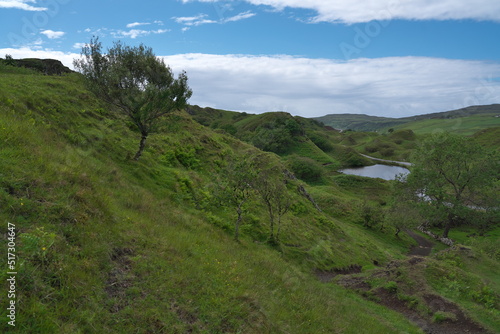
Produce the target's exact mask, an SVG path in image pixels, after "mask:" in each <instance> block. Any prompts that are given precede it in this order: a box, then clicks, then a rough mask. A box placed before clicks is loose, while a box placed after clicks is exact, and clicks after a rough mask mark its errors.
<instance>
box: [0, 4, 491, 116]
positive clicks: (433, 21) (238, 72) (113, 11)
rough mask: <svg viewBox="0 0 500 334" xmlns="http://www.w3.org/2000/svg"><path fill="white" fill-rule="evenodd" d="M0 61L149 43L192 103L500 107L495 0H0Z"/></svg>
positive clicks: (332, 108) (379, 112) (347, 109)
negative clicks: (184, 78)
mask: <svg viewBox="0 0 500 334" xmlns="http://www.w3.org/2000/svg"><path fill="white" fill-rule="evenodd" d="M0 23H1V24H0V57H4V56H5V55H6V54H9V55H11V56H13V57H14V58H27V57H37V58H54V59H59V60H61V61H62V62H63V63H64V64H65V65H66V66H68V67H70V68H73V65H72V63H73V59H75V58H78V57H79V56H80V51H81V48H82V46H83V45H85V43H88V42H89V41H90V39H91V38H92V37H93V36H98V37H99V39H100V41H101V42H102V44H103V46H104V47H105V49H106V48H108V47H112V46H113V43H114V42H115V41H118V40H121V41H122V42H124V43H125V44H127V45H131V46H135V45H139V44H141V43H142V44H144V45H146V46H149V47H152V48H153V51H154V52H155V54H156V55H157V56H158V57H162V58H164V59H165V62H166V63H167V64H168V65H169V66H170V67H171V68H172V70H173V71H174V73H180V72H181V71H183V70H185V71H186V72H187V75H188V78H189V85H190V87H191V88H192V90H193V96H192V97H191V99H190V100H189V103H190V104H196V105H199V106H201V107H212V108H219V109H226V110H234V111H245V112H248V113H262V112H267V111H285V112H289V113H291V114H293V115H298V116H303V117H317V116H323V115H326V114H340V113H357V114H368V115H373V116H386V117H406V116H412V115H418V114H426V113H431V112H440V111H447V110H453V109H458V108H462V107H466V106H470V105H483V104H493V103H500V1H499V0H474V1H471V0H370V1H368V0H364V1H363V0H335V1H332V0H330V1H328V0H300V1H299V0H142V1H125V0H98V1H97V0H85V1H77V0H0Z"/></svg>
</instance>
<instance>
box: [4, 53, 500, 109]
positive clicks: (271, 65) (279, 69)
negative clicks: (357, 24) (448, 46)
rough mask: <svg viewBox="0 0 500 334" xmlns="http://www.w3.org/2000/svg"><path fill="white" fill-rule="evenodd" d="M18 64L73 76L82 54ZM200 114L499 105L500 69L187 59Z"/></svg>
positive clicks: (407, 60) (181, 62) (430, 61)
mask: <svg viewBox="0 0 500 334" xmlns="http://www.w3.org/2000/svg"><path fill="white" fill-rule="evenodd" d="M2 54H3V55H4V54H10V55H12V56H13V57H14V58H54V59H59V60H61V61H62V62H63V64H64V65H66V66H68V67H70V68H73V65H72V63H73V59H75V58H78V57H80V55H79V54H77V53H64V52H59V51H50V50H34V49H30V48H21V49H12V48H8V49H0V55H2ZM163 58H164V59H165V61H166V63H167V64H169V65H170V66H171V67H172V69H173V70H174V71H175V72H180V71H181V70H186V71H187V74H188V77H189V85H190V86H191V88H192V89H193V97H192V98H191V100H190V101H189V102H190V103H192V104H198V105H200V106H210V107H214V108H221V109H228V110H239V111H247V112H251V113H259V112H265V111H277V110H282V111H286V112H289V113H291V114H294V115H301V116H305V117H314V116H322V115H326V114H330V113H364V114H369V115H377V116H390V117H404V116H411V115H417V114H425V113H430V112H437V111H445V110H451V109H458V108H462V107H466V106H470V105H480V104H492V103H500V81H499V80H498V78H500V63H498V62H485V61H470V60H450V59H442V58H426V57H392V58H378V59H366V58H365V59H354V60H349V61H336V60H331V59H309V58H296V57H290V56H246V55H208V54H180V55H173V56H165V57H163Z"/></svg>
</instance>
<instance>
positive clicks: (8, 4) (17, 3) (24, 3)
mask: <svg viewBox="0 0 500 334" xmlns="http://www.w3.org/2000/svg"><path fill="white" fill-rule="evenodd" d="M28 3H36V0H0V8H15V9H22V10H28V11H44V10H47V8H45V7H35V6H31V5H29V4H28Z"/></svg>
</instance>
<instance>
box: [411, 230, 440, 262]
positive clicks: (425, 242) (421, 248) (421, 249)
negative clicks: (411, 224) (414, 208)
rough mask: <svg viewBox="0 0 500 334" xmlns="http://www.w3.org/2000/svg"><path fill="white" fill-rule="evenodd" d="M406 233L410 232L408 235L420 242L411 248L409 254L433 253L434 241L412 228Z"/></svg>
mask: <svg viewBox="0 0 500 334" xmlns="http://www.w3.org/2000/svg"><path fill="white" fill-rule="evenodd" d="M406 233H408V235H409V236H410V237H412V238H413V239H414V240H415V241H416V242H417V243H418V245H416V246H413V247H412V248H411V249H410V252H409V253H408V255H409V256H413V255H419V256H429V255H430V254H431V251H432V247H433V246H434V243H433V242H432V241H430V240H429V239H427V238H425V237H423V236H421V235H419V234H417V233H415V232H413V231H411V230H406Z"/></svg>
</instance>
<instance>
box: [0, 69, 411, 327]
mask: <svg viewBox="0 0 500 334" xmlns="http://www.w3.org/2000/svg"><path fill="white" fill-rule="evenodd" d="M138 139H139V138H138V134H137V133H135V132H134V131H133V130H131V127H130V128H129V124H128V122H127V120H126V119H122V118H121V116H119V115H116V114H115V113H113V112H111V110H110V109H109V107H108V106H106V105H104V104H103V103H101V102H99V101H97V100H96V99H95V98H94V97H93V96H92V95H91V94H90V93H89V92H87V91H86V90H85V89H84V88H83V86H82V85H81V82H80V79H79V77H78V76H77V75H74V74H71V75H69V76H61V77H50V76H43V75H38V74H34V73H30V72H29V71H24V70H23V71H22V72H19V71H17V70H14V69H11V68H9V69H6V70H5V71H4V69H1V68H0V143H1V148H0V206H1V208H2V210H1V211H0V221H1V222H2V223H1V227H0V231H1V233H2V235H7V231H8V230H7V229H8V225H7V222H10V223H12V224H14V225H15V233H16V235H15V242H16V252H17V256H18V257H17V259H18V261H17V263H16V265H15V269H16V270H17V272H18V274H17V276H16V284H17V285H16V287H17V290H16V296H15V298H14V299H12V300H14V301H15V302H16V327H15V328H14V327H12V326H10V325H8V324H7V323H6V322H2V324H1V325H0V326H1V328H2V329H3V330H4V331H13V332H18V333H77V332H89V333H104V332H111V333H126V332H141V333H186V332H195V333H236V332H238V333H358V332H359V329H360V328H364V329H365V331H366V332H367V333H401V332H409V333H417V332H419V331H418V329H417V328H416V326H414V325H412V324H411V323H410V322H409V321H407V320H406V319H404V317H403V316H401V315H399V314H397V313H396V312H393V311H390V310H388V309H386V308H384V307H382V306H379V305H377V304H376V303H372V302H367V301H365V300H363V299H362V298H361V297H358V296H357V295H355V294H353V293H351V292H348V291H346V290H344V289H343V288H341V287H338V286H336V285H324V284H321V283H320V282H319V281H318V280H317V279H316V278H315V277H314V275H313V274H312V272H313V268H322V269H329V268H330V269H331V268H342V267H345V266H348V265H350V264H353V263H355V264H358V265H360V266H373V265H372V262H373V261H374V260H376V261H377V263H384V262H387V261H389V260H391V259H392V258H393V257H397V256H398V254H402V252H403V251H404V250H405V249H406V246H407V244H406V243H404V242H399V243H391V242H389V243H387V240H385V239H384V238H385V237H384V236H383V235H382V234H379V233H375V232H370V233H365V232H364V230H363V229H362V228H361V227H358V226H357V225H355V224H350V223H347V222H343V221H341V220H338V219H333V218H331V217H330V216H328V215H326V214H325V213H322V212H319V211H318V210H317V209H316V208H315V207H314V206H313V205H312V204H311V203H310V202H309V200H308V199H307V198H305V197H303V196H302V195H301V194H300V193H299V192H298V191H297V187H298V186H299V185H303V184H302V183H300V182H299V181H297V180H292V179H290V180H289V182H288V190H287V192H288V193H289V196H290V198H292V199H293V205H292V206H291V207H290V212H289V213H288V214H287V216H285V217H284V219H283V226H282V231H281V235H282V243H281V246H279V247H271V246H269V245H267V243H266V242H265V241H266V239H267V235H268V226H269V223H268V215H267V212H266V210H265V207H264V206H263V205H262V204H261V203H260V201H259V199H258V198H257V197H253V198H251V199H250V201H249V205H248V207H247V208H246V212H245V218H244V223H243V224H242V226H241V230H242V233H241V234H242V238H241V239H242V241H241V242H240V243H237V242H235V241H234V240H233V236H232V233H233V222H234V219H235V211H234V208H232V207H226V206H223V205H222V206H221V204H220V203H219V202H217V201H216V198H215V195H214V192H213V191H212V190H213V187H214V183H216V182H214V180H217V178H218V177H223V176H224V174H223V170H224V166H225V165H226V164H227V161H229V160H230V159H236V160H239V159H243V158H245V157H248V156H249V155H250V156H253V157H257V156H259V157H263V158H265V160H266V161H267V162H266V164H274V165H276V166H282V162H281V161H280V160H279V159H278V158H277V156H275V155H273V154H264V153H262V152H261V151H259V150H257V149H255V148H254V147H252V146H250V145H248V144H245V143H242V142H240V141H239V140H237V139H235V138H232V137H230V136H227V135H225V134H218V133H215V132H213V131H212V130H210V129H208V128H206V127H203V126H201V125H199V124H197V123H196V122H194V121H193V120H192V119H191V118H190V117H189V116H188V115H186V114H184V113H176V114H173V115H171V116H170V117H168V119H166V121H165V123H164V124H163V126H162V128H161V130H160V132H159V133H158V134H156V135H154V136H151V138H149V141H148V147H147V149H146V151H145V153H144V156H143V157H142V158H141V160H140V161H139V162H134V161H131V160H130V158H129V156H130V154H133V152H135V150H136V148H137V145H138ZM263 168H264V167H263ZM306 187H307V186H306ZM358 189H359V187H358ZM316 193H317V194H321V193H322V191H316ZM326 193H327V191H325V195H323V196H319V201H320V202H321V203H327V201H329V200H334V199H336V197H334V196H333V195H331V194H329V195H328V196H327V195H326ZM336 200H337V201H338V202H337V203H341V204H342V205H343V208H342V210H340V209H339V207H335V208H330V209H332V211H333V213H334V214H335V215H337V216H338V217H342V216H346V215H348V214H349V212H350V211H352V210H354V209H355V207H354V206H355V205H356V203H354V204H350V202H349V201H348V200H347V199H346V200H345V201H344V200H341V199H340V200H339V199H336ZM217 203H218V204H217ZM2 244H3V245H5V243H2ZM5 249H6V247H2V252H4V251H5ZM4 255H5V254H4ZM3 257H4V258H6V256H3ZM0 279H1V280H2V281H3V282H6V272H5V271H3V272H2V273H1V274H0ZM5 291H6V290H5ZM7 302H9V301H8V300H6V299H2V309H4V310H5V309H6V307H7V306H6V305H7V304H6V303H7ZM4 319H5V318H4Z"/></svg>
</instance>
